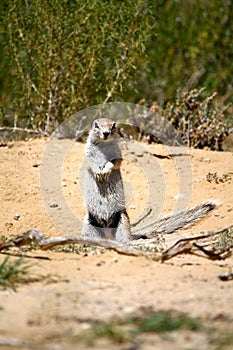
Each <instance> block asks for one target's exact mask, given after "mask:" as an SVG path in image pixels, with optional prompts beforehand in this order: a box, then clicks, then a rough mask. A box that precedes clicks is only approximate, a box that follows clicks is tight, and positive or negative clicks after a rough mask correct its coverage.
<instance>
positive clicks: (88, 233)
mask: <svg viewBox="0 0 233 350" xmlns="http://www.w3.org/2000/svg"><path fill="white" fill-rule="evenodd" d="M81 235H82V237H90V238H106V237H105V231H104V229H103V228H102V227H99V226H96V225H93V224H92V223H91V222H90V220H89V216H88V215H87V217H86V218H85V220H84V223H83V227H82V233H81Z"/></svg>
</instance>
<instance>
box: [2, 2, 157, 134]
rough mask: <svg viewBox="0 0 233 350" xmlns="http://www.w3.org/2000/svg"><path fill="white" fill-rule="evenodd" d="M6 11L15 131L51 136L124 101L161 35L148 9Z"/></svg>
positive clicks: (14, 6)
mask: <svg viewBox="0 0 233 350" xmlns="http://www.w3.org/2000/svg"><path fill="white" fill-rule="evenodd" d="M5 4H7V5H6V9H5V17H4V24H3V28H4V29H5V34H4V35H5V36H4V38H5V44H6V42H7V44H6V47H5V50H4V52H5V54H6V55H7V56H8V58H10V59H11V65H10V74H11V80H10V82H9V85H10V86H9V89H11V92H10V93H11V97H10V98H11V103H10V109H11V111H12V113H13V115H14V125H15V126H27V127H31V128H37V129H40V130H42V131H45V132H47V133H50V132H51V130H53V129H54V127H55V126H56V125H57V124H59V123H60V122H61V121H63V120H64V119H65V118H67V117H69V116H71V115H72V114H73V113H75V112H77V111H79V110H81V109H83V108H85V107H88V106H91V105H94V104H98V103H106V102H108V101H109V100H110V99H122V98H123V96H124V92H125V91H126V90H127V89H128V88H129V87H130V82H129V83H128V84H126V83H125V82H126V80H127V79H129V80H130V81H133V78H134V76H135V74H136V66H138V65H140V62H141V60H142V58H144V57H145V51H146V47H147V46H148V44H149V41H150V38H151V36H152V33H153V30H152V26H153V20H152V16H151V13H150V8H149V6H147V3H146V2H145V1H142V0H137V1H134V2H132V1H130V0H126V1H114V0H110V1H107V0H93V1H83V0H62V1H61V0H50V1H48V0H31V1H30V2H28V1H26V0H22V1H17V0H9V1H6V2H5ZM6 66H7V67H8V68H9V64H7V65H6ZM6 66H5V68H6ZM13 96H14V97H13Z"/></svg>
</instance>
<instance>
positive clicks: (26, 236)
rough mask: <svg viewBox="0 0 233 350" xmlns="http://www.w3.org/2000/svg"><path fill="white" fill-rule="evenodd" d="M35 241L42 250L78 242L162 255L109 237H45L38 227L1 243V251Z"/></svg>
mask: <svg viewBox="0 0 233 350" xmlns="http://www.w3.org/2000/svg"><path fill="white" fill-rule="evenodd" d="M31 243H34V244H35V245H36V246H37V247H39V248H40V249H42V250H48V249H52V248H54V247H56V246H61V245H65V244H71V243H78V244H81V245H84V244H94V245H97V246H99V247H103V248H107V249H112V250H115V251H117V252H118V253H120V254H125V255H132V256H146V257H147V258H150V259H154V260H160V258H161V257H160V255H158V254H154V253H148V252H144V251H142V250H139V249H135V248H133V247H132V246H130V245H129V244H125V243H120V242H117V241H114V240H109V239H100V238H84V237H77V238H76V237H75V238H67V237H51V238H43V235H42V234H41V233H40V232H39V231H38V230H36V229H32V230H29V231H27V232H25V233H21V234H19V235H18V236H16V237H14V238H12V239H10V240H9V241H7V242H4V243H2V244H0V251H2V250H6V249H9V248H13V247H22V246H24V247H25V246H28V248H30V244H31Z"/></svg>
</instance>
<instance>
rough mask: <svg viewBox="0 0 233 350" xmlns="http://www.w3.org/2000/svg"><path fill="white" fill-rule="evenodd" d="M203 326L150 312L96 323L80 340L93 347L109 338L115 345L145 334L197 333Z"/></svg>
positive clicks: (181, 317) (189, 320)
mask: <svg viewBox="0 0 233 350" xmlns="http://www.w3.org/2000/svg"><path fill="white" fill-rule="evenodd" d="M201 328H202V324H201V322H200V321H198V320H197V319H194V318H191V317H189V316H187V315H183V314H174V313H172V312H149V313H145V315H142V316H135V317H127V318H124V319H118V320H115V321H113V322H103V321H100V322H95V323H93V324H92V325H91V327H90V329H88V330H86V331H84V332H82V334H81V335H79V336H78V337H77V339H78V340H83V341H85V342H86V343H87V344H88V345H89V346H92V345H93V344H94V343H95V341H96V340H98V339H99V338H107V339H109V340H110V341H112V342H114V343H123V342H127V341H132V340H133V339H134V338H135V336H138V335H140V334H144V333H165V332H172V331H174V330H180V329H186V330H191V331H197V330H200V329H201Z"/></svg>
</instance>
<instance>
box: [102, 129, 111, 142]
mask: <svg viewBox="0 0 233 350" xmlns="http://www.w3.org/2000/svg"><path fill="white" fill-rule="evenodd" d="M109 134H110V132H108V131H105V132H103V138H104V139H105V140H106V139H107V138H108V136H109Z"/></svg>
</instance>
